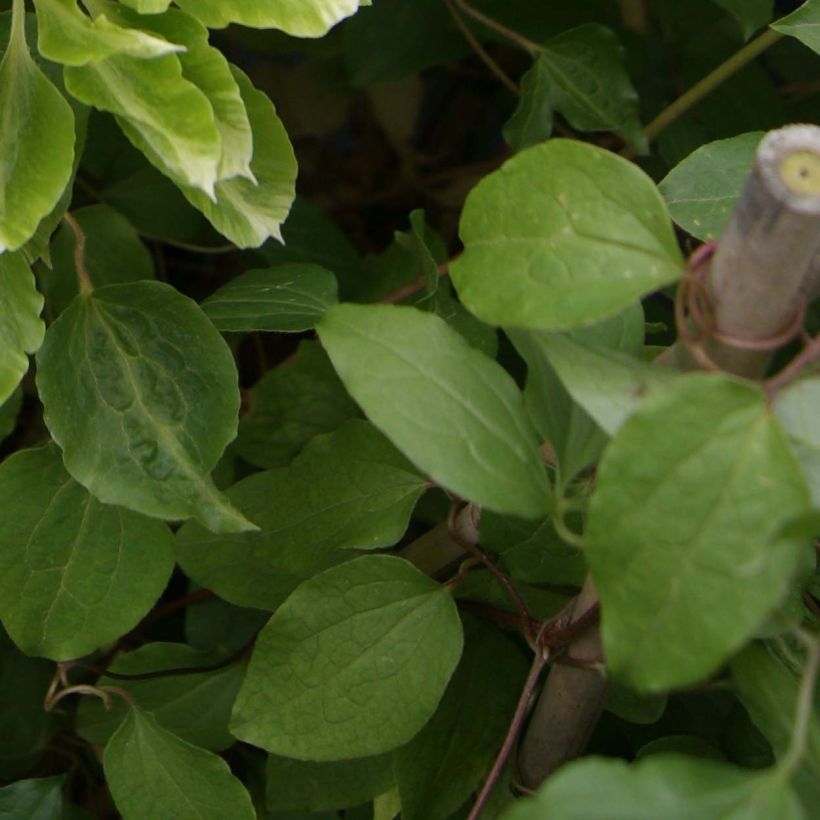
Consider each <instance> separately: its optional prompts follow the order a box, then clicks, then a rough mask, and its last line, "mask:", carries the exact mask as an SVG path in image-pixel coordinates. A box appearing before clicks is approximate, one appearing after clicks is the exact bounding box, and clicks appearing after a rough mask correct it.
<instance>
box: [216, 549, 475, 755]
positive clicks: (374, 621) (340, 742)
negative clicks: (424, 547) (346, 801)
mask: <svg viewBox="0 0 820 820" xmlns="http://www.w3.org/2000/svg"><path fill="white" fill-rule="evenodd" d="M352 636H353V637H354V638H355V639H354V640H351V637H352ZM461 647H462V632H461V624H460V621H459V617H458V612H457V611H456V607H455V604H454V602H453V599H452V597H451V596H450V593H449V591H448V590H447V589H446V588H445V587H442V586H439V585H438V584H437V583H435V581H432V580H431V579H430V578H428V577H427V576H426V575H423V574H422V573H421V572H419V571H418V570H417V569H416V568H415V567H413V566H412V564H410V563H408V562H407V561H404V560H403V559H401V558H396V557H393V556H388V555H371V556H364V557H362V558H357V559H356V560H355V561H350V562H348V563H346V564H342V565H341V566H338V567H333V568H331V569H328V570H326V571H325V572H323V573H321V574H319V575H316V576H315V577H313V578H311V579H310V580H309V581H306V582H305V583H304V584H302V585H301V586H300V587H299V588H298V589H297V590H296V591H295V592H294V593H293V594H292V595H291V596H290V598H288V600H287V601H286V602H285V603H284V604H282V606H281V607H280V608H279V609H278V610H277V611H276V612H275V613H274V615H273V617H272V618H271V620H270V622H269V623H268V625H267V626H266V627H265V628H264V629H263V630H262V632H261V633H260V635H259V638H258V640H257V642H256V647H255V649H254V653H253V656H252V657H251V662H250V666H249V667H248V674H247V676H246V677H245V682H244V684H243V685H242V689H241V690H240V692H239V697H238V698H237V701H236V706H235V707H234V714H233V721H232V724H231V725H232V729H233V732H234V734H235V735H236V736H237V737H239V738H240V739H242V740H245V741H247V742H248V743H253V744H254V745H257V746H262V747H263V748H265V749H267V750H268V751H271V752H274V753H276V754H281V755H286V756H287V757H296V758H299V759H304V760H319V761H322V760H327V761H329V760H345V759H348V758H353V757H366V756H369V755H375V754H379V753H380V752H385V751H388V750H390V749H393V748H395V747H397V746H400V745H401V744H403V743H405V742H407V741H408V740H409V739H410V738H411V737H413V735H415V734H416V733H417V732H418V731H419V729H421V727H422V726H423V725H424V724H425V723H426V722H427V720H428V719H429V718H430V717H431V715H432V714H433V712H434V711H435V710H436V706H437V705H438V703H439V701H440V700H441V697H442V695H443V693H444V689H445V687H446V685H447V681H448V680H449V679H450V676H451V674H452V672H453V670H454V668H455V666H456V663H457V662H458V659H459V656H460V655H461ZM399 682H400V687H399V690H397V689H396V686H397V685H398V684H399ZM400 692H403V693H405V696H402V695H401V694H400ZM409 693H412V696H406V695H407V694H409Z"/></svg>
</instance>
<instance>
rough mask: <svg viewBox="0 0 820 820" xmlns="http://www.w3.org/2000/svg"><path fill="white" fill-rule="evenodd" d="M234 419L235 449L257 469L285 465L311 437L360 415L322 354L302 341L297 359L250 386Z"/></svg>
mask: <svg viewBox="0 0 820 820" xmlns="http://www.w3.org/2000/svg"><path fill="white" fill-rule="evenodd" d="M248 405H249V406H248V411H247V412H246V413H245V415H243V416H242V418H241V419H240V420H239V436H238V438H237V441H236V451H237V453H239V455H240V456H242V458H244V459H245V461H247V462H248V463H249V464H254V465H256V466H257V467H282V466H284V465H286V464H289V463H290V462H291V461H292V460H293V458H294V456H296V455H298V453H299V451H300V450H301V449H302V447H304V446H305V444H307V443H308V442H309V441H310V440H311V439H312V438H313V437H314V436H318V435H319V434H320V433H332V432H333V431H334V430H336V429H337V428H338V427H339V426H340V425H341V424H342V423H343V422H345V421H347V420H348V419H351V418H356V417H357V416H360V415H361V412H360V410H359V408H358V406H357V405H356V403H355V402H354V401H353V399H351V398H350V396H349V395H348V393H347V391H346V390H345V388H344V385H343V384H342V382H341V380H340V379H339V377H338V376H337V375H336V371H335V370H334V369H333V365H332V364H331V363H330V359H328V357H327V354H326V353H325V352H324V350H323V349H322V348H321V346H320V345H319V344H318V343H317V342H314V341H307V340H306V341H303V342H302V343H301V344H300V345H299V348H298V350H297V352H296V357H295V358H292V359H289V360H288V361H286V362H283V363H282V364H281V365H279V366H278V367H276V368H274V369H273V370H270V371H268V372H267V373H265V375H264V376H262V378H261V379H260V380H259V381H258V382H257V383H256V384H255V385H254V386H253V388H251V390H250V394H249V398H248Z"/></svg>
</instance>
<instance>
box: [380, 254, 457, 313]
mask: <svg viewBox="0 0 820 820" xmlns="http://www.w3.org/2000/svg"><path fill="white" fill-rule="evenodd" d="M452 261H453V260H452V259H451V260H449V261H447V262H442V263H441V264H440V265H439V266H438V268H437V272H438V275H439V277H441V276H447V274H448V272H449V268H450V262H452ZM425 287H427V279H426V278H425V277H424V276H420V277H419V278H418V279H414V280H413V281H412V282H408V283H407V284H406V285H402V286H401V287H400V288H396V290H394V291H392V292H391V293H388V294H387V296H385V297H384V298H382V299H381V300H380V301H381V302H383V303H385V304H388V305H397V304H398V303H399V302H403V301H404V300H405V299H409V298H410V297H411V296H413V295H415V294H416V293H418V292H419V291H422V290H424V288H425Z"/></svg>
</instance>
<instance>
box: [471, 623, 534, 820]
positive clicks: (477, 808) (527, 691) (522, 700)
mask: <svg viewBox="0 0 820 820" xmlns="http://www.w3.org/2000/svg"><path fill="white" fill-rule="evenodd" d="M541 637H542V636H541V635H538V636H537V639H536V642H539V641H540V639H541ZM548 660H549V655H548V654H547V653H545V652H536V653H535V656H534V658H533V661H532V666H531V667H530V673H529V675H527V680H526V681H525V683H524V688H523V689H522V690H521V696H520V697H519V698H518V704H517V705H516V707H515V712H514V713H513V717H512V720H511V721H510V727H509V729H507V736H506V737H505V738H504V743H503V744H502V745H501V749H500V750H499V752H498V755H497V756H496V759H495V762H494V763H493V767H492V769H490V773H489V774H488V775H487V779H486V780H485V781H484V786H483V787H482V789H481V791H480V792H479V794H478V797H477V798H476V801H475V803H474V804H473V808H472V810H471V811H470V814H469V816H468V818H467V820H477V818H478V817H479V816H480V814H481V812H482V811H483V810H484V807H485V806H486V805H487V801H488V800H489V799H490V795H491V794H492V791H493V789H494V788H495V784H496V783H497V782H498V778H499V777H501V772H502V771H504V766H506V765H507V760H509V757H510V753H511V752H512V750H513V748H514V747H515V742H516V740H517V739H518V735H519V733H520V732H521V727H522V725H523V724H524V718H525V717H526V716H527V711H528V709H529V705H530V700H531V699H532V695H533V692H535V689H536V687H537V686H538V680H539V678H540V677H541V672H542V671H543V670H544V667H545V666H546V665H547V661H548Z"/></svg>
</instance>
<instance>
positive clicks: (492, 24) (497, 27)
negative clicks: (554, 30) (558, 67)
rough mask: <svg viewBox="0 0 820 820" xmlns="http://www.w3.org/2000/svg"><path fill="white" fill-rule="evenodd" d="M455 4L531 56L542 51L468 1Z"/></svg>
mask: <svg viewBox="0 0 820 820" xmlns="http://www.w3.org/2000/svg"><path fill="white" fill-rule="evenodd" d="M453 2H454V3H455V4H456V5H457V6H458V7H459V9H461V11H463V12H464V13H465V14H469V15H470V17H472V18H473V19H474V20H478V22H479V23H482V24H483V25H485V26H487V28H489V29H492V30H493V31H496V32H498V33H499V34H500V35H501V36H502V37H506V38H507V39H508V40H510V41H511V42H513V43H515V44H516V45H517V46H519V47H521V48H523V49H524V51H526V52H528V53H529V54H533V55H535V54H537V53H538V52H539V51H540V50H541V49H540V47H539V45H538V43H534V42H533V41H532V40H530V39H528V38H527V37H524V35H523V34H519V33H518V32H517V31H513V30H512V29H511V28H508V27H507V26H505V25H504V24H503V23H499V22H498V20H494V19H493V18H492V17H488V16H487V15H486V14H484V13H483V12H480V11H479V10H478V9H474V8H473V7H472V6H471V5H470V4H469V3H468V2H467V0H453Z"/></svg>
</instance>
